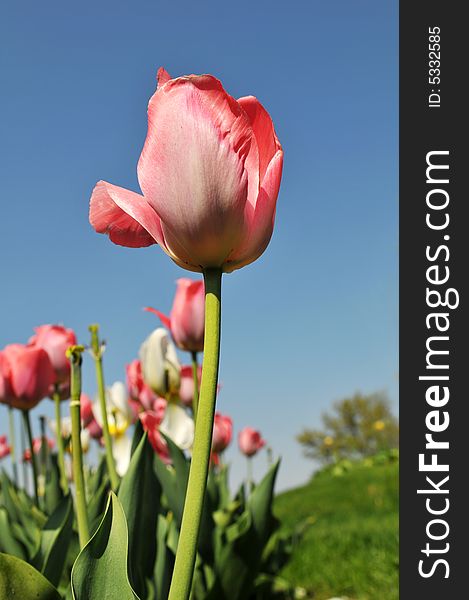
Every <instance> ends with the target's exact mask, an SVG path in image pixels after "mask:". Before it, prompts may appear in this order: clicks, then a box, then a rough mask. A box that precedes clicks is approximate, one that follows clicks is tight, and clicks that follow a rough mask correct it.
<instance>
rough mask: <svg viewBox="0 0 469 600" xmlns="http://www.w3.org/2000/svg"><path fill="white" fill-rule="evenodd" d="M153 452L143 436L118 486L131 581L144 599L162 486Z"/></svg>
mask: <svg viewBox="0 0 469 600" xmlns="http://www.w3.org/2000/svg"><path fill="white" fill-rule="evenodd" d="M153 457H154V451H153V448H152V447H151V445H150V443H149V442H148V439H147V434H146V433H145V434H144V435H143V436H142V437H141V439H140V442H139V444H138V446H137V448H136V449H135V451H134V453H133V455H132V459H131V461H130V465H129V469H128V471H127V473H126V474H125V476H124V478H123V479H122V481H121V484H120V486H119V493H118V498H119V500H120V502H121V504H122V508H123V510H124V513H125V516H126V518H127V526H128V530H129V568H130V580H131V582H132V584H133V587H134V589H135V591H136V592H137V593H138V595H139V596H141V597H144V595H145V592H146V579H147V578H151V576H152V573H153V567H154V564H155V558H156V535H155V534H154V532H156V525H157V520H158V513H159V511H160V506H159V504H160V495H161V486H160V484H159V481H158V479H157V478H156V475H155V472H154V470H153Z"/></svg>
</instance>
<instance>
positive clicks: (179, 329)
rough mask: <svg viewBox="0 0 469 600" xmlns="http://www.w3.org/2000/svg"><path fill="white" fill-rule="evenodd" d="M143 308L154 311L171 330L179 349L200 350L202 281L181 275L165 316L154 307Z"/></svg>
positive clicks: (202, 309)
mask: <svg viewBox="0 0 469 600" xmlns="http://www.w3.org/2000/svg"><path fill="white" fill-rule="evenodd" d="M145 310H148V311H150V312H153V313H155V314H156V315H158V316H159V317H160V319H161V322H162V323H163V325H164V326H165V327H167V328H168V329H169V330H170V331H171V335H172V337H173V340H174V343H175V344H176V346H178V347H179V348H180V349H181V350H187V351H188V352H202V351H203V349H204V328H205V288H204V282H203V281H202V280H200V281H194V280H193V279H188V278H187V277H183V278H181V279H178V280H177V288H176V295H175V297H174V302H173V308H172V309H171V314H170V316H169V317H167V316H166V315H165V314H164V313H162V312H160V311H159V310H156V309H155V308H151V307H147V308H145Z"/></svg>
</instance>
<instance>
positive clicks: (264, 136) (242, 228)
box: [90, 69, 283, 272]
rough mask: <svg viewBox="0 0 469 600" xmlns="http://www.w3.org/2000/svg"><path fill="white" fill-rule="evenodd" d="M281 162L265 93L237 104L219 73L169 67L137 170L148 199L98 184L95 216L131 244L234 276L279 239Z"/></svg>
mask: <svg viewBox="0 0 469 600" xmlns="http://www.w3.org/2000/svg"><path fill="white" fill-rule="evenodd" d="M282 164H283V151H282V147H281V145H280V143H279V141H278V139H277V136H276V134H275V130H274V126H273V124H272V119H271V118H270V116H269V114H268V113H267V111H266V110H265V109H264V108H263V106H262V105H261V104H260V102H259V101H258V100H257V99H256V98H254V97H253V96H246V97H244V98H240V99H239V100H235V99H234V98H232V97H231V96H229V95H228V94H227V93H226V91H225V90H224V89H223V86H222V84H221V83H220V81H218V79H216V78H215V77H213V76H212V75H189V76H185V77H177V78H176V79H171V77H170V75H169V74H168V73H167V72H166V71H165V70H164V69H160V70H159V71H158V87H157V90H156V92H155V94H154V95H153V96H152V98H151V100H150V103H149V106H148V134H147V138H146V140H145V145H144V147H143V150H142V154H141V156H140V160H139V162H138V168H137V172H138V179H139V183H140V187H141V189H142V191H143V195H140V194H136V193H135V192H131V191H129V190H126V189H124V188H121V187H117V186H115V185H112V184H110V183H107V182H105V181H99V182H98V183H97V185H96V187H95V188H94V190H93V194H92V196H91V203H90V222H91V224H92V226H93V227H94V228H95V230H96V231H97V232H98V233H106V234H108V235H109V237H110V239H111V240H112V241H113V242H114V243H116V244H120V245H122V246H129V247H142V246H149V245H151V244H154V243H158V244H159V245H160V246H161V247H162V249H163V250H164V251H165V252H166V253H167V254H168V255H169V256H170V257H171V258H172V259H173V260H174V261H175V262H176V263H177V264H178V265H180V266H181V267H183V268H185V269H188V270H189V271H198V272H201V271H203V270H204V269H205V268H209V267H220V268H222V269H223V271H225V272H231V271H234V270H235V269H239V268H241V267H243V266H244V265H247V264H249V263H251V262H253V261H254V260H256V259H257V258H258V257H259V256H260V255H261V254H262V253H263V252H264V250H265V249H266V247H267V245H268V243H269V241H270V238H271V236H272V231H273V226H274V219H275V207H276V202H277V195H278V190H279V186H280V179H281V175H282Z"/></svg>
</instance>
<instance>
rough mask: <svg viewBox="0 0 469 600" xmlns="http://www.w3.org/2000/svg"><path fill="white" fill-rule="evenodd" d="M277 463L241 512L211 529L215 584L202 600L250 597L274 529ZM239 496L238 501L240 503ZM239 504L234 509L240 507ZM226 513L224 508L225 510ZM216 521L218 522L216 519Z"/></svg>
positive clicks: (240, 599) (253, 492) (240, 495)
mask: <svg viewBox="0 0 469 600" xmlns="http://www.w3.org/2000/svg"><path fill="white" fill-rule="evenodd" d="M278 466H279V465H278V463H277V464H276V465H274V466H273V467H271V468H270V469H269V471H268V473H267V475H266V476H265V477H264V479H263V480H262V481H261V482H260V484H259V485H258V486H256V487H255V488H254V490H253V491H252V493H251V495H250V497H249V498H248V500H247V502H246V508H245V510H244V512H243V513H242V514H241V515H240V516H238V517H237V518H236V520H235V521H234V522H231V524H229V525H228V526H225V527H220V526H218V527H217V528H216V529H215V534H214V540H215V552H214V557H215V572H216V580H215V582H214V584H213V586H212V587H211V589H210V590H209V592H208V593H207V595H206V598H204V600H217V599H218V598H224V599H225V600H244V599H245V598H249V597H251V595H252V592H253V587H254V582H255V580H256V576H257V575H258V573H259V568H260V565H261V561H262V555H263V551H264V548H265V545H266V543H267V541H268V539H269V537H270V536H271V534H272V532H273V531H274V529H275V528H276V526H277V523H276V520H275V518H274V517H273V515H272V500H273V488H274V483H275V478H276V475H277V471H278ZM242 496H243V494H238V496H237V497H238V498H240V500H243V498H242ZM240 504H241V503H240V502H239V501H238V502H237V503H235V504H234V506H236V505H237V506H240ZM225 511H227V512H229V511H228V508H226V509H225ZM217 520H220V519H219V518H218V519H217Z"/></svg>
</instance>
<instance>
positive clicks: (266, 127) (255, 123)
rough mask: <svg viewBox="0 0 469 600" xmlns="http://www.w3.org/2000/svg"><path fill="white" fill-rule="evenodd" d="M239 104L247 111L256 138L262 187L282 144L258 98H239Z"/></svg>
mask: <svg viewBox="0 0 469 600" xmlns="http://www.w3.org/2000/svg"><path fill="white" fill-rule="evenodd" d="M238 103H239V104H240V106H242V108H243V109H244V110H245V111H246V114H247V116H248V117H249V121H250V123H251V126H252V129H253V131H254V135H255V137H256V142H257V147H258V150H259V183H260V185H262V181H263V179H264V176H265V174H266V171H267V168H268V166H269V163H270V161H271V160H272V158H273V157H274V156H275V154H276V152H277V150H279V149H280V143H279V141H278V139H277V136H276V135H275V130H274V124H273V123H272V119H271V118H270V115H269V113H268V112H267V111H266V110H265V108H264V107H263V106H262V104H261V103H260V102H259V100H258V99H257V98H255V97H254V96H245V97H244V98H239V100H238ZM249 175H251V173H249Z"/></svg>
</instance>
